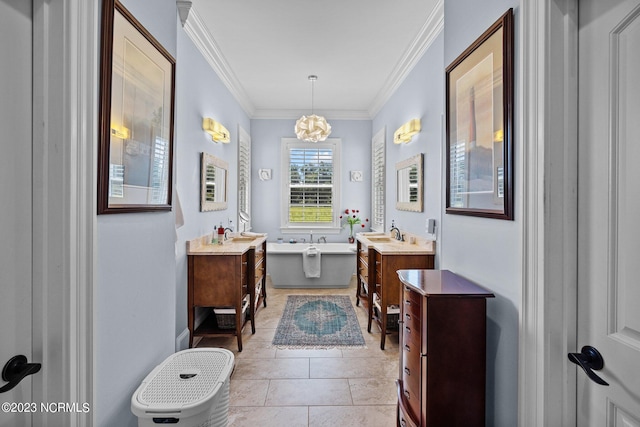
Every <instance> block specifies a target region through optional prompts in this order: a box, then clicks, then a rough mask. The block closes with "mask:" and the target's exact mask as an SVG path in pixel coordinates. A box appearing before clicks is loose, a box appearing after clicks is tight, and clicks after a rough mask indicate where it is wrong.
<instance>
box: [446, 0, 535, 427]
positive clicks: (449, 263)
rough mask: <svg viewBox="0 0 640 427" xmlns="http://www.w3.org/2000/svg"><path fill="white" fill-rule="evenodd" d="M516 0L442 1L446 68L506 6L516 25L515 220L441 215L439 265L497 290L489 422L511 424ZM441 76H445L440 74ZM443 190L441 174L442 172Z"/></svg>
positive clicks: (517, 228)
mask: <svg viewBox="0 0 640 427" xmlns="http://www.w3.org/2000/svg"><path fill="white" fill-rule="evenodd" d="M519 4H520V2H518V1H517V0H487V1H482V2H478V1H475V0H455V1H445V15H444V16H445V25H444V34H445V42H444V60H445V67H446V66H448V65H449V64H450V63H451V62H452V61H453V60H454V59H455V58H457V57H458V55H460V54H461V53H462V52H463V51H464V50H465V49H466V48H467V46H469V45H470V44H471V43H472V42H473V41H474V40H476V39H477V38H478V37H479V36H480V35H481V34H482V33H483V32H484V31H485V30H486V29H487V28H488V27H489V26H490V25H491V24H493V23H494V22H495V21H496V20H497V19H498V18H500V16H502V14H503V13H505V12H506V11H507V10H508V9H509V8H510V7H513V8H514V23H515V25H514V26H515V46H516V52H515V53H516V55H515V88H516V90H515V117H516V123H515V126H514V127H515V133H514V135H515V140H514V144H515V145H514V147H515V197H514V199H515V220H514V221H502V220H495V219H485V218H475V217H466V216H461V215H450V214H449V215H447V214H444V215H443V217H442V236H441V240H442V245H441V252H440V255H441V258H440V260H441V266H442V268H446V269H449V270H452V271H455V272H456V273H458V274H461V275H463V276H465V277H467V278H469V279H471V280H473V281H475V282H477V283H478V284H480V285H483V286H485V287H487V288H489V289H491V291H492V292H494V293H495V295H496V298H495V299H491V300H489V301H488V303H487V313H488V321H487V334H488V337H487V352H488V353H487V425H491V426H497V427H499V426H504V427H510V426H514V425H516V424H517V414H518V341H519V333H518V327H519V326H518V322H519V321H518V317H519V311H520V300H521V289H522V261H521V259H522V194H523V180H522V170H523V157H522V153H523V148H522V147H523V141H522V140H520V138H519V136H520V133H519V131H518V128H519V123H518V120H517V118H518V117H519V113H520V111H521V107H520V106H521V103H522V101H521V99H520V98H521V94H520V92H519V90H518V84H519V81H520V76H521V74H522V70H521V68H520V65H519V60H518V58H519V52H518V49H517V47H518V46H519V28H520V26H519V25H518V17H519V13H518V6H519ZM443 78H444V76H443ZM442 185H443V187H442V188H443V194H444V191H445V190H444V186H445V176H444V174H443V176H442Z"/></svg>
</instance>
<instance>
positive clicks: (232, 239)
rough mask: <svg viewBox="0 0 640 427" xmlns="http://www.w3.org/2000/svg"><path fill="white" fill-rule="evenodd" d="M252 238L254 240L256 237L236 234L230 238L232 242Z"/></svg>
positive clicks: (250, 240)
mask: <svg viewBox="0 0 640 427" xmlns="http://www.w3.org/2000/svg"><path fill="white" fill-rule="evenodd" d="M254 240H256V238H255V237H250V236H237V237H232V238H231V241H232V242H253V241H254Z"/></svg>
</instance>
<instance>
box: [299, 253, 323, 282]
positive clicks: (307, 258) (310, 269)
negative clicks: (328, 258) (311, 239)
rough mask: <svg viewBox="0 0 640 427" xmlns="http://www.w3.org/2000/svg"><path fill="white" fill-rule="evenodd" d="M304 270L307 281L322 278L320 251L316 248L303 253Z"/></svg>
mask: <svg viewBox="0 0 640 427" xmlns="http://www.w3.org/2000/svg"><path fill="white" fill-rule="evenodd" d="M302 270H304V276H305V277H306V278H307V279H313V278H318V277H320V251H319V250H318V248H316V247H315V246H309V247H308V248H307V249H305V250H303V251H302Z"/></svg>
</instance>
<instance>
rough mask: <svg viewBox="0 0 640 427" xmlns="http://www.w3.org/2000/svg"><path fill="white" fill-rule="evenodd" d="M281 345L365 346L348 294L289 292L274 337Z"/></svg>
mask: <svg viewBox="0 0 640 427" xmlns="http://www.w3.org/2000/svg"><path fill="white" fill-rule="evenodd" d="M273 345H275V346H278V347H279V348H308V349H320V348H354V347H360V348H364V347H365V343H364V338H363V337H362V332H361V331H360V324H359V323H358V318H357V317H356V313H355V311H354V309H353V305H352V304H351V300H350V299H349V297H348V296H345V295H327V296H316V295H289V296H288V298H287V304H286V306H285V307H284V312H283V313H282V318H281V319H280V323H279V324H278V329H276V334H275V336H274V338H273Z"/></svg>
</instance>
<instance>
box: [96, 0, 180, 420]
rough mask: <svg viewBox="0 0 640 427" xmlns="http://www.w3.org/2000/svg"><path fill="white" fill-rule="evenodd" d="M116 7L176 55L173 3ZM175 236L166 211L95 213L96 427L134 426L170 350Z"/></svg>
mask: <svg viewBox="0 0 640 427" xmlns="http://www.w3.org/2000/svg"><path fill="white" fill-rule="evenodd" d="M123 4H124V6H125V7H127V8H130V11H131V12H132V13H133V14H134V15H135V16H136V18H137V19H138V20H139V21H140V22H141V23H142V25H144V26H145V27H146V28H147V29H148V30H149V31H150V32H151V33H152V34H153V36H154V37H156V38H157V39H158V41H159V42H160V43H161V44H162V45H163V46H164V47H165V48H166V49H167V50H168V51H169V53H170V54H171V55H173V56H174V58H175V57H176V30H175V28H176V4H175V1H174V0H143V1H142V0H124V1H123ZM174 142H175V143H178V142H179V137H178V136H177V135H176V138H175V139H174ZM174 236H175V232H174V213H173V212H162V213H160V212H159V213H138V214H114V215H99V216H98V219H97V260H98V261H97V268H96V270H97V274H96V286H95V313H94V315H95V323H94V332H95V337H94V340H95V349H94V355H95V366H93V371H94V377H95V396H94V406H93V408H92V410H93V413H94V417H95V420H96V425H97V426H115V425H117V426H132V427H133V426H136V425H137V420H136V418H135V417H134V416H133V415H132V413H131V410H130V406H131V395H132V394H133V393H134V391H135V389H136V388H137V387H138V385H139V384H140V382H141V381H142V379H143V378H144V377H145V376H146V375H147V374H148V373H149V372H150V371H151V369H153V367H154V366H156V365H157V364H158V363H160V362H161V361H162V360H164V359H165V358H166V357H167V356H168V355H169V354H171V353H172V352H173V351H174V347H175V344H174V342H175V318H176V296H175V295H176V292H175V280H174V278H175V254H174V250H173V243H174Z"/></svg>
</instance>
